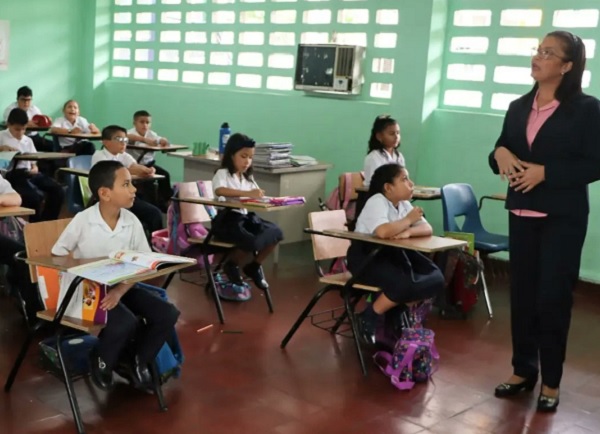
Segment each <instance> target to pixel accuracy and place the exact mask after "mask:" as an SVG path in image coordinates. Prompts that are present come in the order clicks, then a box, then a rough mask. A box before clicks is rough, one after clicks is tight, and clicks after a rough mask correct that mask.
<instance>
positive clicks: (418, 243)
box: [305, 229, 467, 253]
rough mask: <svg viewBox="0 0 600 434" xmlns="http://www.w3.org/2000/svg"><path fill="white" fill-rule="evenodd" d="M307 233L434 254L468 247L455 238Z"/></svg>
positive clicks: (465, 243)
mask: <svg viewBox="0 0 600 434" xmlns="http://www.w3.org/2000/svg"><path fill="white" fill-rule="evenodd" d="M305 232H308V233H312V234H316V235H325V236H329V237H334V238H343V239H346V240H355V241H364V242H367V243H372V244H381V245H384V246H391V247H397V248H401V249H408V250H416V251H418V252H424V253H432V252H441V251H443V250H449V249H456V248H459V247H464V246H466V245H467V242H466V241H462V240H455V239H453V238H444V237H437V236H435V235H432V236H430V237H414V238H407V239H403V240H384V239H381V238H376V237H374V236H373V235H367V234H361V233H358V232H349V231H344V230H340V229H325V230H323V231H315V230H312V229H305Z"/></svg>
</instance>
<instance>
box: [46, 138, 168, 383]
mask: <svg viewBox="0 0 600 434" xmlns="http://www.w3.org/2000/svg"><path fill="white" fill-rule="evenodd" d="M116 137H121V136H116ZM123 137H124V136H123ZM89 185H90V189H91V190H92V195H93V196H92V201H93V202H95V203H94V205H92V206H90V207H89V208H87V209H86V210H84V211H82V212H80V213H79V214H77V215H76V216H75V217H74V218H73V220H72V221H71V222H70V223H69V225H68V226H67V227H66V229H65V230H64V232H63V233H62V234H61V236H60V238H59V239H58V241H57V242H56V244H55V245H54V247H52V254H53V255H56V256H67V255H73V257H74V258H83V259H85V258H99V257H105V256H108V255H109V253H110V252H112V251H114V250H135V251H140V252H150V251H151V250H150V246H149V245H148V241H147V240H146V237H145V235H144V230H143V228H142V225H141V224H140V221H139V220H138V219H137V218H136V217H135V215H133V213H131V212H130V211H129V210H128V209H127V208H130V207H131V206H132V205H133V203H134V201H135V191H136V188H135V187H134V186H133V184H132V181H131V173H130V172H129V170H127V169H126V168H125V167H124V166H123V165H122V164H121V163H120V162H118V161H112V160H110V161H100V162H98V163H97V164H95V165H94V166H93V167H92V169H91V170H90V173H89ZM100 307H101V308H102V309H105V310H107V311H108V319H107V323H106V326H105V327H104V328H103V329H102V332H101V333H100V335H99V336H98V338H99V340H98V344H97V346H96V347H95V348H94V350H93V351H92V353H91V356H90V357H91V372H92V379H93V381H94V383H95V384H96V385H97V386H98V387H100V388H101V389H110V388H111V386H112V384H113V369H114V368H115V367H116V366H117V363H118V362H119V361H120V359H122V356H123V355H124V353H125V351H126V350H132V351H133V354H131V357H132V359H133V360H132V362H133V363H132V367H133V370H132V372H131V376H132V380H133V381H134V385H136V386H140V387H142V388H148V387H150V386H151V381H152V379H151V376H150V372H149V369H148V365H149V364H150V363H151V362H152V361H153V360H154V359H155V358H156V355H157V354H158V352H159V351H160V348H161V347H162V346H163V344H164V343H165V341H166V340H167V338H168V337H169V335H170V333H172V330H173V327H174V326H175V323H176V322H177V318H178V317H179V311H178V310H177V308H176V307H175V306H174V305H173V304H171V303H169V302H167V301H165V300H162V299H161V298H160V297H157V296H155V295H154V294H152V293H151V292H149V291H148V290H146V289H145V288H143V287H139V286H135V285H126V284H122V283H121V284H118V285H115V286H113V287H112V288H110V289H109V291H108V294H107V295H106V297H105V298H104V299H103V300H102V302H101V303H100ZM138 316H141V317H143V318H144V320H145V321H144V323H140V321H139V320H138ZM132 339H134V347H133V348H126V347H127V345H128V344H129V342H130V341H131V340H132Z"/></svg>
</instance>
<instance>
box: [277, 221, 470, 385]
mask: <svg viewBox="0 0 600 434" xmlns="http://www.w3.org/2000/svg"><path fill="white" fill-rule="evenodd" d="M305 231H306V233H309V234H313V235H322V236H326V237H333V238H341V239H346V240H351V241H362V242H365V243H369V244H373V245H374V246H375V248H374V249H373V250H372V251H371V252H370V253H369V255H367V257H366V258H365V259H364V261H363V262H362V264H361V265H360V266H359V267H358V271H357V273H356V274H354V275H350V274H349V273H348V276H347V279H345V280H338V281H335V282H334V281H328V282H325V283H326V284H327V286H326V287H325V288H322V289H320V290H319V291H317V292H316V293H315V295H314V296H313V298H312V299H311V300H310V301H309V302H308V304H307V305H306V307H305V308H304V310H303V311H302V313H301V314H300V316H299V317H298V319H297V320H296V322H295V323H294V324H293V325H292V327H291V328H290V330H289V331H288V332H287V334H286V335H285V337H284V338H283V340H282V341H281V348H285V346H286V345H287V343H288V342H289V341H290V339H291V338H292V336H294V333H296V331H297V330H298V328H299V327H300V325H301V324H302V322H303V321H304V320H305V319H306V317H308V315H309V314H310V313H311V311H312V309H313V307H314V306H315V305H316V303H317V302H318V301H319V300H320V299H321V297H322V296H323V295H325V294H326V293H327V292H328V291H329V290H331V289H333V288H336V289H339V290H340V293H341V295H342V298H343V299H344V310H345V313H344V315H343V316H342V318H341V319H339V320H338V322H339V323H341V321H342V320H343V319H344V318H345V317H346V316H347V318H348V321H349V322H350V327H351V328H352V335H353V339H354V345H355V347H356V351H357V354H358V360H359V362H360V366H361V369H362V372H363V375H367V366H366V364H365V360H364V357H363V354H362V351H361V345H360V340H359V337H358V330H357V326H356V317H355V313H354V306H355V305H356V303H357V302H358V300H359V299H360V297H361V296H362V295H363V294H364V288H365V287H366V286H364V285H360V281H361V276H363V275H364V272H365V270H366V269H367V267H368V265H369V264H370V263H371V262H372V261H373V259H374V258H375V257H376V256H377V254H378V253H379V252H380V251H381V249H382V248H383V247H394V248H398V249H406V250H415V251H418V252H423V253H434V252H441V251H444V250H450V249H457V248H462V247H464V246H466V245H467V242H466V241H462V240H455V239H452V238H442V237H436V236H429V237H414V238H407V239H403V240H389V239H385V240H384V239H381V238H377V237H375V236H373V235H368V234H361V233H358V232H349V231H345V230H340V229H331V230H327V229H325V230H314V229H308V228H307V229H305ZM325 277H327V276H325ZM366 288H370V289H369V290H370V291H374V290H377V289H378V288H373V287H366ZM357 296H358V298H357ZM336 329H337V324H336V327H335V328H334V330H336Z"/></svg>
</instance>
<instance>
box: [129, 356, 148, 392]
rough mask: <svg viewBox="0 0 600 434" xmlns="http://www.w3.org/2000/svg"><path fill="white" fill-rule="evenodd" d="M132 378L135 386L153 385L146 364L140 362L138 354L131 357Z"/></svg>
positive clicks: (145, 386)
mask: <svg viewBox="0 0 600 434" xmlns="http://www.w3.org/2000/svg"><path fill="white" fill-rule="evenodd" d="M133 380H134V382H135V383H136V384H135V386H137V387H141V388H147V387H152V386H153V384H152V375H150V370H149V369H148V364H147V363H142V362H140V359H139V357H138V356H135V357H134V359H133Z"/></svg>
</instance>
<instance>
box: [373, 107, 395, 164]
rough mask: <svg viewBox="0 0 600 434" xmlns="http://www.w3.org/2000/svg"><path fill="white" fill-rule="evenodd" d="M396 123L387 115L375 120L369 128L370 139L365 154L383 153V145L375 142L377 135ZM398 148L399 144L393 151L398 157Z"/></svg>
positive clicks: (377, 141)
mask: <svg viewBox="0 0 600 434" xmlns="http://www.w3.org/2000/svg"><path fill="white" fill-rule="evenodd" d="M397 123H398V121H396V119H394V118H392V117H391V116H388V115H381V116H377V117H376V118H375V122H373V127H372V128H371V137H369V149H368V151H367V154H368V153H370V152H371V151H383V143H381V142H380V141H379V140H377V134H378V133H381V132H382V131H383V130H385V129H386V128H387V127H389V126H390V125H395V124H397ZM398 147H400V143H398V146H397V147H396V149H394V152H395V153H396V155H398V149H397V148H398Z"/></svg>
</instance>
